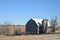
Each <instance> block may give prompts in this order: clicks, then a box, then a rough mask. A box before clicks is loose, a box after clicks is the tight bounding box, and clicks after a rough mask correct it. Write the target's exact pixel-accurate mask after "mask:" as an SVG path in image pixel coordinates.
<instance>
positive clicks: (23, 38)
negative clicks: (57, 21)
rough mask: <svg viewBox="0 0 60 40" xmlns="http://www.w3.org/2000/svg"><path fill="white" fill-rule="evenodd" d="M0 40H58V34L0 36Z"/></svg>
mask: <svg viewBox="0 0 60 40" xmlns="http://www.w3.org/2000/svg"><path fill="white" fill-rule="evenodd" d="M0 40H60V34H42V35H20V36H3V35H0Z"/></svg>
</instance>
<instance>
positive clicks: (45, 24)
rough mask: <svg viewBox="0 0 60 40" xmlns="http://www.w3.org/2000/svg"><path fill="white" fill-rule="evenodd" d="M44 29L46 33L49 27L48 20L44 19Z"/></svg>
mask: <svg viewBox="0 0 60 40" xmlns="http://www.w3.org/2000/svg"><path fill="white" fill-rule="evenodd" d="M42 27H43V33H46V31H47V27H48V19H43V21H42Z"/></svg>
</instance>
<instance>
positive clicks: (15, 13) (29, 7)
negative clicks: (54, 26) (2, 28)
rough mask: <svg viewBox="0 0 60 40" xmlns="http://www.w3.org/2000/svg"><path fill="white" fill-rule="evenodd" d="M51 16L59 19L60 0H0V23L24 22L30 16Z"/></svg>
mask: <svg viewBox="0 0 60 40" xmlns="http://www.w3.org/2000/svg"><path fill="white" fill-rule="evenodd" d="M53 16H58V17H59V20H60V0H0V24H3V23H4V22H5V21H11V22H12V23H14V24H26V22H27V21H28V20H29V19H31V18H48V19H50V18H51V17H53Z"/></svg>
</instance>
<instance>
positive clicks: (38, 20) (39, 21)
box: [32, 18, 50, 26]
mask: <svg viewBox="0 0 60 40" xmlns="http://www.w3.org/2000/svg"><path fill="white" fill-rule="evenodd" d="M32 20H34V21H35V22H36V24H37V25H38V26H41V25H42V20H43V19H34V18H33V19H32ZM48 26H50V23H49V21H48Z"/></svg>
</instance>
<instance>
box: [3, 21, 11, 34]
mask: <svg viewBox="0 0 60 40" xmlns="http://www.w3.org/2000/svg"><path fill="white" fill-rule="evenodd" d="M10 25H12V24H11V21H6V22H4V27H3V34H4V35H9V33H10V32H9V26H10Z"/></svg>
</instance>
